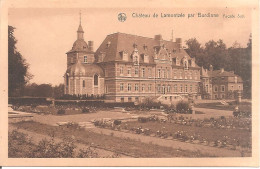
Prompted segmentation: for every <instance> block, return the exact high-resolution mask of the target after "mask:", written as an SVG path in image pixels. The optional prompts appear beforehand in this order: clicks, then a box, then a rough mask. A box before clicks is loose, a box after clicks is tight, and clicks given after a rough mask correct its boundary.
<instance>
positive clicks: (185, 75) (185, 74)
mask: <svg viewBox="0 0 260 169" xmlns="http://www.w3.org/2000/svg"><path fill="white" fill-rule="evenodd" d="M184 77H185V79H188V78H187V71H185V72H184Z"/></svg>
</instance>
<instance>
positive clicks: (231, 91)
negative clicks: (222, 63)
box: [200, 65, 243, 99]
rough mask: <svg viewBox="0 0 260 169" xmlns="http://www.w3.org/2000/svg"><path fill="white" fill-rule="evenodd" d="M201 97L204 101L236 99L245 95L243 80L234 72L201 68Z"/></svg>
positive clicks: (211, 67)
mask: <svg viewBox="0 0 260 169" xmlns="http://www.w3.org/2000/svg"><path fill="white" fill-rule="evenodd" d="M200 86H201V96H202V98H203V99H235V98H236V94H238V93H239V94H242V93H243V80H242V78H241V77H240V76H238V75H236V74H234V72H233V71H230V72H228V71H225V70H224V69H223V68H222V69H220V70H213V66H212V65H210V68H209V70H207V69H204V68H203V67H202V68H201V85H200Z"/></svg>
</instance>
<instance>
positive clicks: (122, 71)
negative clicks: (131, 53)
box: [120, 66, 124, 75]
mask: <svg viewBox="0 0 260 169" xmlns="http://www.w3.org/2000/svg"><path fill="white" fill-rule="evenodd" d="M123 73H124V68H123V66H120V75H123Z"/></svg>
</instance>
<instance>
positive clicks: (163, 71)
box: [162, 69, 166, 78]
mask: <svg viewBox="0 0 260 169" xmlns="http://www.w3.org/2000/svg"><path fill="white" fill-rule="evenodd" d="M162 78H166V71H165V70H164V69H163V70H162Z"/></svg>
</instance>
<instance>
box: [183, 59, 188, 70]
mask: <svg viewBox="0 0 260 169" xmlns="http://www.w3.org/2000/svg"><path fill="white" fill-rule="evenodd" d="M184 68H185V69H188V62H187V60H185V61H184Z"/></svg>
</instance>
